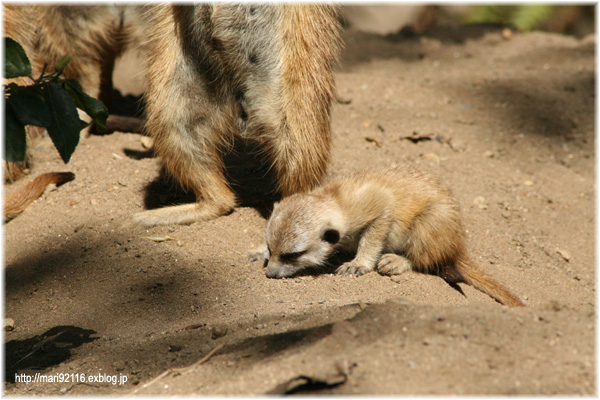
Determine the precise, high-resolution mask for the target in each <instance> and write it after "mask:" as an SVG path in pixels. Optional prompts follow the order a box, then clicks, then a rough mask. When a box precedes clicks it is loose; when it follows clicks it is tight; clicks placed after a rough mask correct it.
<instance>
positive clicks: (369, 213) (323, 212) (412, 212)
mask: <svg viewBox="0 0 600 400" xmlns="http://www.w3.org/2000/svg"><path fill="white" fill-rule="evenodd" d="M464 236H465V234H464V229H463V224H462V220H461V216H460V207H459V204H458V202H457V201H456V199H455V198H454V196H453V195H452V193H451V192H450V190H449V189H448V188H447V187H445V186H444V185H442V184H441V183H440V182H439V181H438V180H437V179H435V178H434V177H432V176H430V175H428V174H426V173H424V172H421V171H419V170H416V169H414V168H412V167H410V166H408V165H401V166H398V167H395V168H390V169H385V170H373V171H367V172H364V173H359V174H356V175H353V176H350V177H348V178H343V179H339V180H336V181H334V182H331V183H329V184H327V185H324V186H322V187H319V188H317V189H315V190H313V191H311V192H309V193H304V194H302V193H299V194H295V195H292V196H290V197H287V198H285V199H283V200H282V201H281V202H279V203H276V204H275V206H274V209H273V213H272V214H271V217H270V218H269V220H268V222H267V229H266V243H265V244H264V245H263V246H261V247H260V248H259V249H257V250H255V251H251V252H249V253H248V257H249V259H250V261H257V260H260V259H266V260H268V263H267V269H266V274H267V277H269V278H286V277H291V276H294V275H296V274H298V273H300V272H302V271H304V270H306V269H308V268H311V267H319V266H321V267H323V266H326V265H327V264H328V259H329V258H330V257H331V256H332V255H335V254H336V253H339V252H341V251H346V252H351V253H354V252H355V253H356V256H355V257H354V259H352V260H351V261H348V262H346V263H343V264H342V265H340V266H339V267H338V268H337V270H336V274H339V275H354V276H360V275H363V274H365V273H367V272H370V271H373V270H377V271H378V272H379V273H380V274H382V275H399V274H402V273H403V272H406V271H409V270H412V271H415V272H420V273H426V274H433V275H438V276H440V277H441V278H443V279H444V280H446V281H447V282H448V283H449V284H451V285H453V286H455V285H456V284H457V283H466V284H468V285H471V286H473V287H474V288H476V289H478V290H480V291H481V292H483V293H486V294H488V295H489V296H490V297H492V298H493V299H495V300H496V301H498V302H499V303H501V304H505V305H509V306H524V304H523V303H522V302H521V300H519V299H518V298H517V297H516V296H515V295H513V294H512V293H510V291H509V290H508V289H506V288H505V287H503V286H502V285H500V284H498V283H497V282H495V281H494V280H493V279H491V278H490V277H488V276H487V275H485V274H484V273H482V272H481V271H480V270H479V269H478V268H477V266H476V265H475V264H474V263H473V262H472V261H471V259H470V258H469V256H468V255H467V251H466V247H465V239H464Z"/></svg>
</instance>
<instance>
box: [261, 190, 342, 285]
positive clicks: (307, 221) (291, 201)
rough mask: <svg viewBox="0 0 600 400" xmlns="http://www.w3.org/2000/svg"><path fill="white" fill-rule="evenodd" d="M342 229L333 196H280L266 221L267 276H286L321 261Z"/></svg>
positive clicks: (340, 215)
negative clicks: (327, 197) (280, 199)
mask: <svg viewBox="0 0 600 400" xmlns="http://www.w3.org/2000/svg"><path fill="white" fill-rule="evenodd" d="M344 232H345V229H344V217H343V215H342V212H341V210H340V209H339V207H338V205H337V204H336V203H335V202H334V201H333V200H331V199H325V198H322V197H319V196H315V195H311V194H295V195H293V196H290V197H287V198H285V199H283V200H282V201H281V202H280V203H277V204H275V207H274V208H273V213H272V214H271V218H269V222H268V223H267V233H266V241H267V248H268V252H269V262H268V264H267V272H266V274H267V277H268V278H288V277H291V276H293V275H295V274H296V273H298V272H300V271H302V270H303V269H305V268H307V267H313V266H319V265H322V264H323V263H324V262H325V260H326V259H327V257H328V256H329V255H330V254H331V252H332V250H333V248H334V246H335V245H336V244H337V243H338V242H339V241H340V238H341V237H342V236H343V235H344Z"/></svg>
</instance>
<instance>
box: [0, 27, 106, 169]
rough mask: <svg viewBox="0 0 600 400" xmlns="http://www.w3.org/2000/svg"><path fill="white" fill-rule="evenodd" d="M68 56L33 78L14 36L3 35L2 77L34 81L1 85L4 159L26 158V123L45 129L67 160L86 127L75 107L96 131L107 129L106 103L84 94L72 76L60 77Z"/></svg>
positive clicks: (66, 161) (15, 160)
mask: <svg viewBox="0 0 600 400" xmlns="http://www.w3.org/2000/svg"><path fill="white" fill-rule="evenodd" d="M70 59H71V57H70V56H69V55H66V56H64V57H63V58H61V59H60V60H58V61H57V62H56V64H55V65H54V71H52V72H50V73H46V69H47V66H46V65H45V66H44V68H43V70H42V73H41V74H40V76H39V77H38V78H37V79H34V78H33V77H32V76H31V63H30V62H29V59H28V58H27V54H26V53H25V50H24V49H23V47H22V46H21V45H20V44H19V43H18V42H16V41H15V40H13V39H10V38H4V78H7V79H14V78H19V77H29V78H30V79H31V80H32V81H33V84H31V85H27V86H23V85H18V84H16V83H10V84H8V85H3V90H4V99H5V104H4V121H5V126H4V159H5V160H6V161H13V162H21V161H24V160H25V149H26V145H27V135H26V133H25V126H27V125H33V126H41V127H44V128H46V130H47V131H48V135H49V136H50V138H51V139H52V142H53V143H54V146H55V147H56V149H57V150H58V153H59V154H60V157H61V158H62V160H63V161H64V162H65V163H68V162H69V160H70V159H71V155H72V154H73V152H74V151H75V148H76V147H77V144H78V143H79V133H80V131H81V130H82V129H83V128H85V127H86V126H88V123H86V122H84V121H82V120H80V119H79V115H78V113H77V108H79V109H81V110H83V111H84V112H85V113H87V114H88V115H89V116H90V117H91V118H92V120H93V122H94V124H96V126H97V127H98V129H99V130H104V129H106V119H107V118H108V110H107V108H106V106H105V105H104V104H103V103H102V102H101V101H100V100H97V99H95V98H93V97H91V96H89V95H88V94H86V93H85V92H84V91H83V89H82V88H81V85H80V84H79V82H77V81H76V80H75V79H64V78H62V77H61V75H62V74H63V71H64V69H65V68H66V66H67V65H68V64H69V61H70Z"/></svg>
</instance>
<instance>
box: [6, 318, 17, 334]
mask: <svg viewBox="0 0 600 400" xmlns="http://www.w3.org/2000/svg"><path fill="white" fill-rule="evenodd" d="M13 329H15V320H14V319H12V318H4V331H5V332H8V331H12V330H13Z"/></svg>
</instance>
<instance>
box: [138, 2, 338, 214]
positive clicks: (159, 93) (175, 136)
mask: <svg viewBox="0 0 600 400" xmlns="http://www.w3.org/2000/svg"><path fill="white" fill-rule="evenodd" d="M147 11H148V12H147V13H146V16H147V21H146V27H147V30H146V37H147V38H148V43H147V46H148V48H149V52H148V67H147V81H148V88H147V92H146V95H145V98H146V104H147V109H146V110H147V117H148V125H147V128H148V131H149V133H150V134H151V135H152V137H153V138H154V150H155V151H156V153H157V154H158V155H159V156H160V157H161V158H162V160H163V162H164V165H165V167H166V169H167V170H168V171H169V172H170V174H171V175H172V176H173V177H174V178H175V179H176V180H177V181H179V183H180V184H182V185H183V186H184V187H186V188H189V189H191V190H193V191H194V193H195V194H196V196H197V199H198V201H197V203H196V204H195V205H194V206H192V205H183V206H174V207H167V208H163V209H159V210H151V211H145V212H141V213H138V214H136V215H134V217H133V221H134V222H135V223H137V224H142V225H146V226H151V225H160V224H173V223H191V222H195V221H201V220H206V219H210V218H214V217H217V216H220V215H223V214H226V213H228V212H230V211H232V210H233V208H234V207H235V205H236V198H235V195H234V193H233V192H232V190H231V189H230V187H229V185H228V183H227V181H226V179H225V177H224V175H223V160H222V152H223V151H224V150H225V149H227V148H228V147H229V146H231V144H232V141H233V138H234V137H235V135H240V136H242V137H244V138H249V139H254V140H256V141H258V142H260V143H261V144H262V148H263V149H264V152H265V154H266V156H267V157H268V159H269V161H270V162H271V164H272V166H273V168H274V170H275V172H276V174H277V178H278V183H279V188H280V190H281V192H282V194H283V195H284V196H287V195H290V194H292V193H295V192H299V191H305V190H309V189H311V188H312V187H313V186H314V185H315V184H317V183H319V182H320V180H321V177H322V176H323V174H324V172H325V170H326V165H327V162H328V160H329V146H330V125H329V120H330V118H329V117H330V103H331V98H332V96H333V76H332V66H333V64H334V62H335V60H336V58H337V54H338V50H339V49H338V47H339V38H338V29H339V28H338V22H337V19H336V13H335V9H334V8H332V7H327V6H315V5H291V4H281V5H260V4H250V3H249V4H244V5H229V4H216V5H208V4H202V5H196V6H178V5H156V6H153V7H150V8H149V9H148V10H147Z"/></svg>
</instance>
